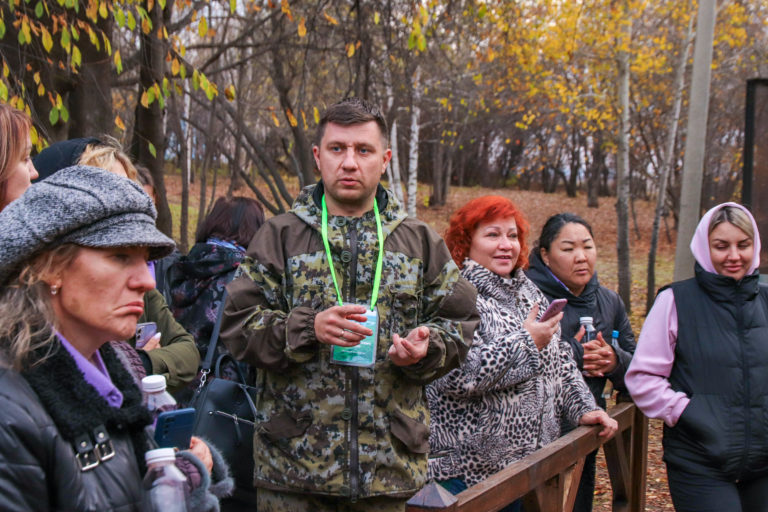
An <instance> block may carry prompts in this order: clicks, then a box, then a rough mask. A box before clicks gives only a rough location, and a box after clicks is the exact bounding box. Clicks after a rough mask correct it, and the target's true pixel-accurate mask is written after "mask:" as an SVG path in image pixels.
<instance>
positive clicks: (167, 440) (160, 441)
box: [155, 407, 195, 450]
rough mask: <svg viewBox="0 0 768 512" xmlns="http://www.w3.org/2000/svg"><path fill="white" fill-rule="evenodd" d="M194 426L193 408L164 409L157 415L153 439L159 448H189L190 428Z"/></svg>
mask: <svg viewBox="0 0 768 512" xmlns="http://www.w3.org/2000/svg"><path fill="white" fill-rule="evenodd" d="M194 426H195V409H194V408H193V407H187V408H186V409H177V410H175V411H165V412H161V413H160V414H158V415H157V423H156V424H155V441H156V442H157V446H158V447H160V448H179V449H180V450H186V449H187V448H189V441H190V439H191V438H192V430H193V429H194Z"/></svg>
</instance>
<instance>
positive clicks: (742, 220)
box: [707, 206, 755, 240]
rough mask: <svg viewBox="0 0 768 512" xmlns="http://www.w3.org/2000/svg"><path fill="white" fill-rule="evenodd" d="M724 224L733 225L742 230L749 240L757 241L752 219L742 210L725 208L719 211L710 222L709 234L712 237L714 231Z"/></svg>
mask: <svg viewBox="0 0 768 512" xmlns="http://www.w3.org/2000/svg"><path fill="white" fill-rule="evenodd" d="M723 222H728V223H729V224H733V225H734V226H736V227H737V228H739V229H740V230H742V231H743V232H744V233H745V234H746V235H747V236H748V237H749V238H751V239H752V240H754V239H755V228H754V227H753V226H752V219H750V218H749V215H747V214H746V212H744V210H742V209H741V208H736V207H735V206H724V207H722V208H720V209H719V210H717V211H716V212H715V214H714V215H712V219H711V220H710V221H709V232H708V233H707V234H708V235H711V234H712V231H714V230H715V228H716V227H717V226H718V225H719V224H722V223H723Z"/></svg>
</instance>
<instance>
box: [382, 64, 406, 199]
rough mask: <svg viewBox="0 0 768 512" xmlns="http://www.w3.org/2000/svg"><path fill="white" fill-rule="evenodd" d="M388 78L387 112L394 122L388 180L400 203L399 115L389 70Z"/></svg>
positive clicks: (387, 72) (391, 131)
mask: <svg viewBox="0 0 768 512" xmlns="http://www.w3.org/2000/svg"><path fill="white" fill-rule="evenodd" d="M385 76H386V80H387V112H389V114H390V117H392V124H391V126H390V127H389V147H390V149H391V150H392V159H391V160H390V161H389V165H388V166H387V180H388V181H389V189H390V190H391V191H392V193H393V194H394V195H395V197H396V198H397V200H398V201H399V202H400V204H403V184H402V181H401V177H400V154H399V153H398V149H397V115H396V114H395V113H394V112H392V109H393V108H394V106H395V95H394V94H393V93H392V86H391V85H390V84H389V82H390V73H389V70H387V71H386V73H385Z"/></svg>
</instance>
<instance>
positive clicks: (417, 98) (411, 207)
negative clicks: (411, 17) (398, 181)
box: [407, 66, 421, 217]
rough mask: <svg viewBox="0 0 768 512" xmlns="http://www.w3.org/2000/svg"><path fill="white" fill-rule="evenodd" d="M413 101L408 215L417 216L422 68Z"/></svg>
mask: <svg viewBox="0 0 768 512" xmlns="http://www.w3.org/2000/svg"><path fill="white" fill-rule="evenodd" d="M411 87H412V88H413V95H412V99H411V101H412V103H411V140H410V144H408V190H407V192H408V207H407V210H408V215H410V216H411V217H416V189H417V185H418V168H419V118H420V117H421V108H420V107H419V104H420V103H421V68H419V67H418V66H417V67H416V72H415V73H414V75H413V82H412V85H411Z"/></svg>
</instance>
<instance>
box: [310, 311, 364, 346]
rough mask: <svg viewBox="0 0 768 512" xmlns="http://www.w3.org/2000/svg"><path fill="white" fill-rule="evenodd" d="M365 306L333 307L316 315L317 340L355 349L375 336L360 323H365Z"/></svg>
mask: <svg viewBox="0 0 768 512" xmlns="http://www.w3.org/2000/svg"><path fill="white" fill-rule="evenodd" d="M363 313H365V306H359V305H356V304H351V305H348V306H333V307H330V308H328V309H326V310H325V311H321V312H320V313H318V314H317V315H315V338H317V341H319V342H320V343H325V344H326V345H338V346H340V347H354V346H355V345H357V344H359V343H360V340H362V339H363V338H365V337H366V336H370V335H371V334H373V331H371V330H370V329H369V328H367V327H364V326H363V325H361V324H360V322H365V320H366V318H365V315H364V314H363Z"/></svg>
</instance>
